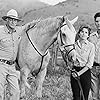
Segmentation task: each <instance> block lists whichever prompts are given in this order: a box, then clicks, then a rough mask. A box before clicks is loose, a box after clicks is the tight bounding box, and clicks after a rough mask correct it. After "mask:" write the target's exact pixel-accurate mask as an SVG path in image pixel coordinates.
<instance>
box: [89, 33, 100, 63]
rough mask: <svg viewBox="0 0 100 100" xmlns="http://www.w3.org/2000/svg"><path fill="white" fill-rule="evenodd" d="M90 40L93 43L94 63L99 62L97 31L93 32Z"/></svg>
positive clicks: (99, 45) (99, 41)
mask: <svg viewBox="0 0 100 100" xmlns="http://www.w3.org/2000/svg"><path fill="white" fill-rule="evenodd" d="M88 40H89V41H90V42H92V43H93V44H94V45H95V57H94V61H95V62H96V63H100V37H99V35H98V33H97V32H93V33H92V34H91V35H90V37H89V39H88Z"/></svg>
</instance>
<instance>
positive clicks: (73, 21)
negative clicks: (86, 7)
mask: <svg viewBox="0 0 100 100" xmlns="http://www.w3.org/2000/svg"><path fill="white" fill-rule="evenodd" d="M77 20H78V16H77V17H75V18H74V19H73V20H71V21H70V23H71V24H72V25H73V24H74V23H75V22H76V21H77Z"/></svg>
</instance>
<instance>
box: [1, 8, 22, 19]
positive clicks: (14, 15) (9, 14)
mask: <svg viewBox="0 0 100 100" xmlns="http://www.w3.org/2000/svg"><path fill="white" fill-rule="evenodd" d="M7 18H13V19H16V20H18V21H22V19H20V18H19V17H18V13H17V11H16V10H14V9H11V10H9V11H8V12H7V15H6V16H3V17H2V19H3V20H6V19H7Z"/></svg>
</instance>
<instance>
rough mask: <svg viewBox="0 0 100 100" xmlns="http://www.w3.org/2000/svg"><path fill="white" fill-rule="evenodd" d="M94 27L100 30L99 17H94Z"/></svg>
mask: <svg viewBox="0 0 100 100" xmlns="http://www.w3.org/2000/svg"><path fill="white" fill-rule="evenodd" d="M95 25H96V27H97V29H98V30H100V17H96V19H95Z"/></svg>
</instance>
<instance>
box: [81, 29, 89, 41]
mask: <svg viewBox="0 0 100 100" xmlns="http://www.w3.org/2000/svg"><path fill="white" fill-rule="evenodd" d="M88 35H89V31H88V29H87V28H83V29H82V30H81V31H80V33H79V36H80V38H81V39H82V40H87V38H88Z"/></svg>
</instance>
